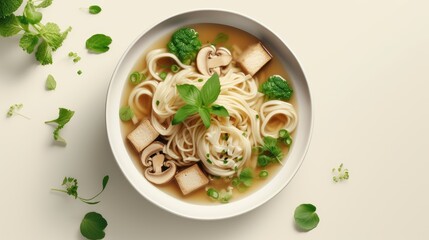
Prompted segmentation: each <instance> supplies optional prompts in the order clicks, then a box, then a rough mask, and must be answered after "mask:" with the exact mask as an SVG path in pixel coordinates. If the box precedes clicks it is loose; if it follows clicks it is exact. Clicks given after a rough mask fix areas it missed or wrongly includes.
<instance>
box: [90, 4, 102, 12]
mask: <svg viewBox="0 0 429 240" xmlns="http://www.w3.org/2000/svg"><path fill="white" fill-rule="evenodd" d="M100 12H101V7H100V6H97V5H92V6H90V7H89V13H91V14H99V13H100Z"/></svg>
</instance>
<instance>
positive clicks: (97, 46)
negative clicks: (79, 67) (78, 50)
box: [86, 34, 112, 53]
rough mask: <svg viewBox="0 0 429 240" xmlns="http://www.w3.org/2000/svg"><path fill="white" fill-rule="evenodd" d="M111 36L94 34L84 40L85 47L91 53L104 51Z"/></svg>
mask: <svg viewBox="0 0 429 240" xmlns="http://www.w3.org/2000/svg"><path fill="white" fill-rule="evenodd" d="M111 43H112V38H111V37H109V36H106V35H104V34H95V35H93V36H92V37H90V38H88V40H86V48H87V49H88V50H89V51H90V52H93V53H104V52H107V51H109V45H110V44H111Z"/></svg>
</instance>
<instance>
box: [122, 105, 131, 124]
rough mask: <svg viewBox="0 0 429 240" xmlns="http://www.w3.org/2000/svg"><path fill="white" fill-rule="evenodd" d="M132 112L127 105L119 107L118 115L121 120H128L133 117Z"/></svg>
mask: <svg viewBox="0 0 429 240" xmlns="http://www.w3.org/2000/svg"><path fill="white" fill-rule="evenodd" d="M133 116H134V112H133V110H132V109H131V108H130V107H129V106H124V107H121V108H120V109H119V117H120V118H121V120H122V121H124V122H125V121H129V120H131V119H132V118H133Z"/></svg>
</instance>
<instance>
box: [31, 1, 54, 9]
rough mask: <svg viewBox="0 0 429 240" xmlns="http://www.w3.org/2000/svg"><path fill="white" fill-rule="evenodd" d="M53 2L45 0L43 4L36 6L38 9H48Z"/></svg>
mask: <svg viewBox="0 0 429 240" xmlns="http://www.w3.org/2000/svg"><path fill="white" fill-rule="evenodd" d="M52 1H53V0H43V1H42V2H41V3H39V4H38V5H36V6H35V7H36V8H47V7H49V6H51V4H52Z"/></svg>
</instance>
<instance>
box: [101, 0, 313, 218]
mask: <svg viewBox="0 0 429 240" xmlns="http://www.w3.org/2000/svg"><path fill="white" fill-rule="evenodd" d="M199 13H210V14H226V15H227V16H233V17H237V18H241V19H243V20H244V21H247V22H248V23H251V24H256V25H257V26H258V27H260V28H262V29H263V30H264V31H266V32H267V33H268V34H269V35H272V37H274V38H276V39H277V40H279V41H280V43H281V44H282V45H283V47H284V48H285V49H286V50H287V51H288V53H289V54H290V57H291V58H292V59H293V61H294V63H295V64H296V68H297V69H296V71H298V72H299V74H300V75H301V78H302V80H304V84H305V87H306V89H305V90H306V91H307V93H308V96H307V98H308V99H307V100H308V106H307V107H308V108H309V112H308V114H309V119H308V121H309V126H308V129H307V130H308V133H307V138H306V139H305V142H304V147H303V150H302V151H301V154H300V155H299V156H298V158H299V159H298V161H297V162H296V163H297V165H296V166H295V168H294V169H293V171H292V172H291V174H289V177H288V179H287V180H286V181H284V182H283V183H282V184H281V185H280V186H279V187H277V188H276V189H273V190H271V191H270V192H269V195H267V196H264V197H262V198H261V197H260V198H259V199H257V201H256V202H255V204H252V205H249V206H248V207H246V208H236V209H239V210H236V211H232V212H227V213H221V214H219V212H221V211H222V209H223V208H224V207H223V206H228V208H235V205H237V203H239V202H240V201H241V199H240V200H237V201H233V202H230V203H228V204H223V205H196V204H192V203H187V202H185V201H182V200H180V199H177V198H175V197H171V198H173V199H176V201H177V204H185V205H192V206H191V207H194V208H197V209H196V210H193V211H191V212H183V211H181V210H180V208H178V209H172V208H171V207H169V206H166V205H164V204H163V203H160V202H158V201H156V199H154V198H153V197H152V196H150V195H148V193H146V192H144V189H143V190H142V189H141V187H140V186H138V185H137V183H136V182H135V181H133V180H132V179H131V178H130V176H129V173H127V172H126V169H125V168H124V166H123V165H122V163H121V161H120V160H119V159H120V157H121V156H120V155H119V154H120V153H119V152H118V150H117V149H116V148H115V145H114V142H113V141H114V139H112V137H113V136H112V134H113V133H112V131H113V130H110V126H112V122H111V121H112V119H110V118H109V116H113V115H112V111H113V110H111V109H110V104H111V101H112V100H110V99H111V98H110V96H111V94H112V91H113V84H114V81H115V78H116V76H117V74H118V72H119V70H120V68H121V66H122V64H123V62H124V60H125V58H126V57H127V55H128V54H129V52H130V50H131V49H132V48H133V47H134V46H135V45H136V43H138V42H139V40H141V39H142V38H143V37H144V36H145V35H147V34H149V33H151V31H154V30H155V29H156V28H157V27H160V26H162V25H163V24H165V23H166V22H168V21H172V20H174V19H177V18H180V17H186V16H189V15H190V16H192V15H193V14H199ZM198 23H203V22H195V23H192V24H198ZM218 24H223V25H227V24H226V23H218ZM182 25H187V24H182ZM230 26H232V27H234V24H232V25H230ZM250 34H251V33H250ZM123 84H125V83H124V82H122V88H121V90H120V92H121V94H120V96H122V92H123V87H124V85H123ZM115 100H116V101H118V102H119V99H115ZM118 109H119V108H118ZM116 113H117V111H116ZM105 114H106V117H105V121H106V122H105V124H106V131H107V136H108V141H109V146H110V150H111V152H112V154H113V156H114V158H115V162H116V163H117V165H118V167H119V169H120V170H121V172H122V174H123V175H124V177H125V178H126V179H127V181H128V182H129V183H130V184H131V186H133V188H134V189H135V190H136V191H137V192H138V193H139V194H140V195H142V196H143V197H144V198H145V199H146V200H148V201H149V202H151V203H152V204H154V205H156V206H158V207H160V208H161V209H164V210H166V211H168V212H170V213H173V214H175V215H177V216H181V217H185V218H189V219H195V220H219V219H227V218H231V217H235V216H239V215H242V214H244V213H247V212H250V211H252V210H253V209H255V208H257V207H259V206H261V205H263V204H264V203H266V202H268V201H269V200H270V199H272V198H274V197H275V196H276V195H278V194H279V193H280V192H281V191H282V190H283V189H284V188H285V187H286V186H287V185H288V184H289V183H290V181H291V180H292V178H293V177H294V176H295V175H296V173H297V172H298V170H299V169H300V167H301V165H302V163H303V162H304V159H305V156H306V154H307V152H308V149H309V147H310V143H311V138H312V135H313V127H314V104H313V96H312V94H311V87H310V83H309V82H308V80H307V78H306V76H305V74H304V71H303V67H302V65H301V64H300V63H299V61H298V59H297V58H296V56H295V54H293V52H292V51H291V50H290V49H289V48H288V46H287V45H286V42H285V41H284V40H283V39H282V38H281V37H279V36H278V35H277V34H276V33H274V32H273V31H272V30H271V29H270V28H268V27H267V26H265V25H264V24H262V23H261V22H259V21H257V20H255V19H253V18H251V17H248V16H247V15H244V14H241V13H238V12H235V11H230V10H225V9H217V8H201V9H193V10H188V11H183V12H180V13H177V14H175V15H173V16H171V17H168V18H164V19H163V20H161V21H158V22H157V23H155V24H153V25H152V26H151V27H149V28H147V29H146V30H144V31H142V33H141V34H139V35H138V36H137V37H136V38H135V39H134V40H133V41H132V42H131V43H130V44H129V45H128V47H127V49H126V50H125V51H124V53H123V54H122V56H121V58H120V59H119V61H118V63H117V65H116V67H115V69H114V71H113V73H112V76H111V78H110V81H109V84H108V90H107V94H106V100H105ZM116 116H117V114H116ZM117 118H118V117H117ZM118 119H119V118H118ZM298 124H299V123H298ZM117 128H120V126H119V125H118V126H117ZM119 131H120V130H119ZM120 140H121V141H122V142H123V139H122V138H121V139H120ZM122 145H123V146H122V147H123V148H124V149H125V144H122ZM289 155H290V154H288V155H287V156H286V157H289ZM128 160H130V162H132V160H131V158H130V157H129V156H128ZM282 168H284V166H283V167H282ZM278 174H279V173H277V174H276V175H278ZM272 180H273V179H271V180H270V181H272ZM268 185H269V183H267V184H266V185H264V186H263V187H262V188H267V186H268ZM260 190H261V189H258V190H255V191H254V192H258V191H260ZM158 191H159V192H162V191H160V190H159V189H158ZM252 195H253V194H252ZM249 197H250V195H249V196H247V197H245V198H244V199H246V198H249ZM208 208H210V209H211V210H210V211H205V210H207V209H208ZM201 210H203V211H205V212H204V213H206V214H207V215H205V214H201V213H198V212H199V211H201ZM196 213H198V214H196ZM210 214H212V215H210Z"/></svg>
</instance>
